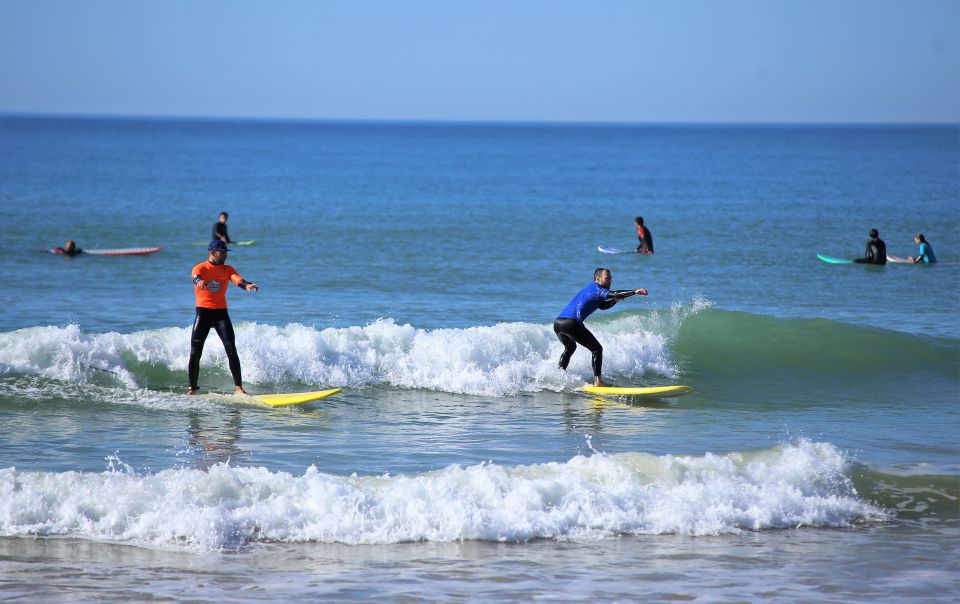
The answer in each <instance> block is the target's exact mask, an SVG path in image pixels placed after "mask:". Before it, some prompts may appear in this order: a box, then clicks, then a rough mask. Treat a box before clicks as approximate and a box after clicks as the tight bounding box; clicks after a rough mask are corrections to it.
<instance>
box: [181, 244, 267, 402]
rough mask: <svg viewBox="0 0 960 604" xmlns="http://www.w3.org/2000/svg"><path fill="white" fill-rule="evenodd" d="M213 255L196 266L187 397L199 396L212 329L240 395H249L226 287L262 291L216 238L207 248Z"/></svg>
mask: <svg viewBox="0 0 960 604" xmlns="http://www.w3.org/2000/svg"><path fill="white" fill-rule="evenodd" d="M207 250H208V251H209V252H210V256H209V257H208V258H207V260H206V262H201V263H200V264H198V265H196V266H195V267H193V272H192V273H191V275H192V276H193V289H194V293H195V294H196V298H197V315H196V317H195V318H194V320H193V333H192V334H191V336H190V361H189V363H188V364H187V375H188V377H189V378H190V390H188V391H187V394H191V395H193V394H196V393H197V379H198V378H199V377H200V356H201V355H202V354H203V343H204V342H205V341H206V340H207V334H209V333H210V328H211V327H213V328H214V329H216V330H217V335H219V336H220V340H221V341H222V342H223V349H224V350H225V351H226V353H227V359H229V361H230V373H231V374H232V375H233V383H234V385H235V386H236V393H237V394H246V391H244V389H243V379H242V377H241V375H240V357H239V355H237V345H236V343H235V341H234V334H233V323H231V322H230V315H228V314H227V287H228V286H229V285H230V282H231V281H233V282H234V283H235V284H236V285H237V287H239V288H241V289H244V290H246V291H250V290H254V291H260V286H258V285H257V284H256V283H250V282H249V281H247V280H246V279H244V278H243V277H241V276H240V275H239V274H237V271H236V270H234V268H233V267H232V266H230V265H229V264H224V263H225V262H226V260H227V252H229V251H230V250H229V249H227V244H226V243H224V242H223V241H221V240H219V239H214V240H213V241H211V242H210V245H208V246H207Z"/></svg>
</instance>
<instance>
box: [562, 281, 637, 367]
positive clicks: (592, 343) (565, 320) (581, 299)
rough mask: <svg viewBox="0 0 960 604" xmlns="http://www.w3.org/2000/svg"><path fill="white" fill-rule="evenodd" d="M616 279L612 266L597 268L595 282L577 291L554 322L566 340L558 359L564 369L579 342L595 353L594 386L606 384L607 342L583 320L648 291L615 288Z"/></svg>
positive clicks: (563, 340)
mask: <svg viewBox="0 0 960 604" xmlns="http://www.w3.org/2000/svg"><path fill="white" fill-rule="evenodd" d="M612 281H613V276H612V275H611V274H610V271H609V270H608V269H605V268H602V267H601V268H598V269H597V270H595V271H594V272H593V283H591V284H589V285H587V286H586V287H584V288H583V289H581V290H580V291H579V292H577V295H575V296H574V297H573V299H572V300H570V303H569V304H567V306H566V307H565V308H564V309H563V310H562V311H561V312H560V315H559V316H558V317H557V318H556V320H555V321H554V322H553V331H554V333H556V334H557V337H558V338H559V339H560V343H562V344H563V353H562V354H561V355H560V362H559V363H558V365H559V367H560V369H563V370H564V371H566V370H567V365H568V364H569V363H570V357H572V356H573V353H574V351H575V350H576V349H577V344H580V345H581V346H584V347H585V348H586V349H587V350H589V351H590V352H591V354H592V357H591V363H592V365H593V385H594V386H606V384H604V383H603V379H602V378H601V377H600V372H601V369H603V346H601V345H600V342H598V341H597V338H596V337H594V335H593V334H592V333H591V332H590V330H589V329H587V328H586V326H585V325H584V324H583V321H584V320H585V319H586V318H587V317H589V316H590V315H591V314H592V313H593V312H594V311H595V310H597V309H598V308H599V309H601V310H607V309H608V308H613V305H614V304H616V303H617V302H619V301H620V300H623V299H624V298H629V297H630V296H633V295H637V296H646V295H647V290H645V289H625V290H611V289H610V283H611V282H612Z"/></svg>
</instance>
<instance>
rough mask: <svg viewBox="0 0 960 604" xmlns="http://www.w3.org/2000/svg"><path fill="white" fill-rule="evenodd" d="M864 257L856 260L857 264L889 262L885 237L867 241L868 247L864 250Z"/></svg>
mask: <svg viewBox="0 0 960 604" xmlns="http://www.w3.org/2000/svg"><path fill="white" fill-rule="evenodd" d="M863 256H864V257H863V258H857V259H855V260H854V262H856V263H857V264H886V263H887V244H886V243H884V242H883V239H880V238H879V237H874V238H873V239H871V240H870V241H868V242H867V249H866V250H865V251H864V252H863Z"/></svg>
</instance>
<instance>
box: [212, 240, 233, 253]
mask: <svg viewBox="0 0 960 604" xmlns="http://www.w3.org/2000/svg"><path fill="white" fill-rule="evenodd" d="M207 250H208V251H211V252H229V251H230V250H229V248H227V244H226V243H224V242H223V241H222V240H220V239H214V240H213V241H211V242H210V245H208V246H207Z"/></svg>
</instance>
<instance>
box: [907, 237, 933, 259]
mask: <svg viewBox="0 0 960 604" xmlns="http://www.w3.org/2000/svg"><path fill="white" fill-rule="evenodd" d="M913 241H914V243H916V244H917V247H918V249H917V257H916V258H914V257H912V256H911V257H910V258H909V260H910V261H911V262H913V263H914V264H917V263H920V262H922V263H924V264H932V263H934V262H936V261H937V256H936V255H935V254H934V253H933V247H932V246H931V245H930V244H929V243H928V242H927V238H926V237H924V236H923V233H917V236H916V237H914V238H913Z"/></svg>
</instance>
